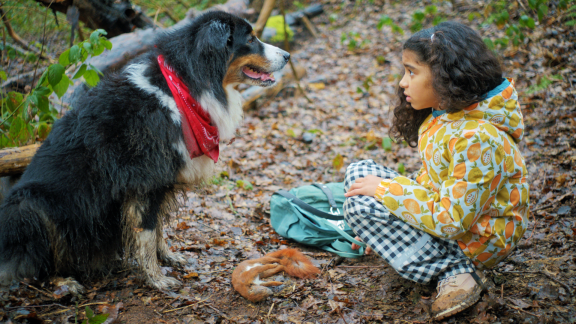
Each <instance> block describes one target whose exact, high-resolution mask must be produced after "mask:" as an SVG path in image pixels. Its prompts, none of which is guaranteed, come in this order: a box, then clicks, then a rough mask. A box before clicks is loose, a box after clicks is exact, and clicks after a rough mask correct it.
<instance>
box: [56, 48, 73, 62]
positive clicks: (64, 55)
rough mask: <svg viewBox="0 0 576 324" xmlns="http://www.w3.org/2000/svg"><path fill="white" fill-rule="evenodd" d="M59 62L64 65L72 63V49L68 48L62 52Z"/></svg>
mask: <svg viewBox="0 0 576 324" xmlns="http://www.w3.org/2000/svg"><path fill="white" fill-rule="evenodd" d="M58 63H60V64H61V65H63V66H66V65H68V64H70V49H67V50H65V51H64V52H62V54H60V57H59V58H58Z"/></svg>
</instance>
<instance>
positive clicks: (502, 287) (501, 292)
mask: <svg viewBox="0 0 576 324" xmlns="http://www.w3.org/2000/svg"><path fill="white" fill-rule="evenodd" d="M500 299H504V284H502V286H500Z"/></svg>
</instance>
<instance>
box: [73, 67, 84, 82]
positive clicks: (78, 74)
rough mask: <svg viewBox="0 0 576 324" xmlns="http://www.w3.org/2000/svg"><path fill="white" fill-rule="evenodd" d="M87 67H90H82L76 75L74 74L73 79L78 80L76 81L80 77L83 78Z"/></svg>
mask: <svg viewBox="0 0 576 324" xmlns="http://www.w3.org/2000/svg"><path fill="white" fill-rule="evenodd" d="M87 67H88V66H87V65H86V64H82V65H80V68H79V69H78V72H76V74H74V76H73V77H72V79H74V80H76V79H78V78H79V77H81V76H83V75H84V72H86V68H87Z"/></svg>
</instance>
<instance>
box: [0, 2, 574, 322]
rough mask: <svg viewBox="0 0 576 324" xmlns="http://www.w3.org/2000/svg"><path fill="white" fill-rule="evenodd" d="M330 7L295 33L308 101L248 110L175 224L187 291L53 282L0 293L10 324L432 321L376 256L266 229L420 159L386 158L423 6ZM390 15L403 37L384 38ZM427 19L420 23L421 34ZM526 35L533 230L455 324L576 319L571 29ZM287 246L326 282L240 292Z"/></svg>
mask: <svg viewBox="0 0 576 324" xmlns="http://www.w3.org/2000/svg"><path fill="white" fill-rule="evenodd" d="M304 3H308V2H304ZM322 3H324V4H325V6H324V8H325V11H326V13H325V14H323V15H322V16H319V17H316V18H314V24H315V25H316V27H317V28H318V30H319V36H318V37H317V38H313V37H311V36H310V34H309V33H308V32H307V31H306V29H303V28H300V29H299V30H298V29H297V30H296V32H297V40H296V41H295V42H294V44H293V46H295V49H294V50H293V51H292V55H293V58H294V60H295V61H297V62H298V64H302V65H303V66H305V67H306V69H307V76H306V77H305V78H303V79H302V80H301V84H302V86H303V87H304V88H305V92H306V95H307V96H308V98H310V99H311V102H310V103H309V102H308V101H307V100H306V98H304V97H303V96H302V95H301V94H298V93H297V91H296V89H295V87H294V86H291V87H288V88H286V89H284V90H283V91H282V92H281V93H280V94H279V96H277V97H276V98H274V99H271V100H263V101H262V102H259V103H258V108H257V109H254V110H250V111H246V112H245V120H244V123H243V125H242V127H241V128H240V129H239V131H238V136H237V139H236V141H234V142H233V143H232V144H230V145H228V146H225V147H222V148H221V159H220V160H221V161H220V162H219V165H218V166H219V171H218V173H217V175H216V176H215V177H214V179H213V180H212V181H211V183H209V184H206V185H205V186H203V187H201V188H198V189H195V190H192V191H189V192H187V193H186V195H183V196H182V197H181V198H180V202H181V207H180V209H179V212H178V213H177V214H175V215H174V217H173V219H172V221H171V222H170V223H169V224H168V225H167V226H166V230H165V238H166V240H167V242H168V243H169V245H170V246H171V248H172V249H173V250H175V251H180V253H182V254H183V255H185V256H186V257H187V258H188V264H187V265H186V266H185V267H184V268H182V269H173V268H169V267H164V268H163V271H165V272H166V273H167V274H168V275H170V276H174V277H176V278H178V279H179V280H181V281H182V282H183V286H182V287H181V288H180V289H177V290H174V291H157V290H154V289H151V288H148V287H147V286H145V285H144V282H143V281H142V279H141V278H140V277H138V276H137V275H136V273H135V272H134V271H132V270H130V269H128V270H127V271H126V270H125V271H122V272H118V273H114V274H112V275H110V276H108V277H106V278H99V279H94V280H93V281H87V282H83V284H84V286H85V287H86V289H87V292H86V293H85V294H84V295H82V296H81V297H74V296H72V295H70V294H66V293H63V292H62V291H61V290H60V291H58V290H57V289H56V288H55V287H54V286H53V285H52V284H51V283H48V282H44V283H39V282H30V281H28V282H20V283H18V284H16V285H14V286H12V287H9V288H0V306H3V307H2V308H0V322H1V321H5V322H7V323H76V321H78V322H81V321H83V320H84V319H85V318H86V314H85V307H86V306H88V307H90V308H91V309H92V310H93V311H94V312H95V313H96V314H101V313H106V314H110V317H109V322H110V321H112V320H113V321H114V323H138V324H141V323H368V322H390V323H427V322H432V320H431V317H430V314H429V309H430V304H431V303H432V301H433V300H434V297H435V294H436V292H435V287H436V286H435V282H432V283H430V284H429V285H421V284H416V283H414V282H411V281H408V280H404V279H402V278H401V277H400V276H399V275H398V274H397V273H396V272H395V271H394V270H393V269H392V268H391V267H389V266H387V265H386V264H385V263H384V262H383V261H382V260H381V259H380V258H379V257H377V256H374V255H371V256H366V257H363V258H360V259H341V258H335V256H334V255H332V254H330V253H327V252H324V251H322V250H319V249H315V248H311V247H306V246H303V245H299V244H296V243H294V242H291V241H286V240H285V239H284V238H282V237H280V236H279V235H277V234H276V233H275V232H274V230H273V229H272V227H271V226H270V222H269V205H270V204H269V202H270V197H271V195H272V194H273V193H274V192H275V191H277V190H278V189H289V188H292V187H296V186H300V185H304V184H310V183H312V182H335V181H342V180H343V176H344V170H345V167H346V165H348V164H350V163H351V162H354V161H358V160H362V159H373V160H375V161H376V162H378V163H380V164H383V165H386V166H389V167H391V168H394V169H397V170H398V169H399V170H402V169H404V170H405V172H412V171H415V170H417V169H418V168H419V167H420V164H421V162H420V160H419V157H418V154H417V151H416V149H414V148H410V147H408V146H407V145H405V144H403V143H392V149H391V151H387V150H385V149H383V147H382V145H381V142H382V139H383V138H385V137H387V135H388V130H389V128H390V126H391V120H392V115H391V112H392V109H393V107H394V102H395V89H396V86H397V84H398V81H399V78H400V77H401V75H402V73H403V72H402V71H403V68H402V66H401V44H402V42H403V41H404V40H406V39H407V38H408V37H409V35H410V32H409V31H408V27H407V26H409V25H410V23H411V21H412V14H413V12H414V11H415V10H417V9H420V10H424V5H422V4H421V2H417V1H401V2H394V1H386V3H383V2H382V1H378V0H376V1H362V2H357V3H360V4H355V2H349V1H334V0H323V1H322ZM425 3H426V4H428V3H427V2H425ZM454 3H456V4H459V5H458V6H457V7H452V5H451V2H436V1H435V2H434V5H435V6H436V7H437V10H438V12H437V13H436V14H435V15H434V16H440V17H443V18H444V19H450V20H457V21H461V22H464V23H466V24H469V25H471V26H472V27H474V28H475V29H477V30H478V31H479V32H480V33H481V34H482V36H483V37H491V38H493V39H495V38H499V37H502V35H503V34H504V30H499V29H497V28H496V27H495V26H494V25H493V24H492V25H490V24H481V23H482V22H483V21H484V19H483V18H482V19H481V16H477V17H476V18H474V19H473V20H472V21H469V20H468V16H469V14H471V13H475V12H476V13H483V11H484V10H485V6H484V5H482V4H481V3H480V2H475V1H467V2H464V1H455V2H454ZM518 3H523V2H522V1H518ZM430 4H431V3H430ZM382 15H388V16H389V17H390V18H392V20H393V21H394V23H396V24H398V25H399V26H401V27H402V28H403V29H404V30H405V34H404V35H402V34H398V33H395V32H393V31H392V29H391V27H390V26H387V25H385V26H383V27H382V28H381V29H378V23H379V21H380V17H381V16H382ZM549 15H550V16H551V17H554V14H553V13H549ZM432 19H433V17H432V16H431V15H429V16H426V17H425V20H424V26H425V27H428V26H431V21H432ZM343 35H344V36H343ZM529 38H530V41H529V42H527V44H525V45H523V46H522V47H521V48H520V49H516V50H515V49H513V48H506V49H500V50H499V51H498V53H499V55H501V57H502V59H503V63H504V68H505V75H506V76H507V77H512V78H514V79H515V80H516V85H517V89H518V90H519V94H520V101H521V107H522V112H523V114H524V122H525V125H526V133H525V134H526V137H525V140H524V141H523V142H522V143H521V146H520V148H521V151H522V152H523V155H524V157H525V159H526V163H527V168H528V171H529V175H530V179H529V182H530V189H531V190H530V201H531V211H532V213H531V216H530V222H529V225H528V231H527V232H526V234H525V236H524V238H523V239H522V241H521V242H520V244H519V246H518V248H517V249H516V250H515V251H514V252H513V253H512V255H511V256H510V257H509V258H507V259H506V260H505V261H504V262H502V263H500V264H499V265H497V266H496V267H495V268H494V269H491V270H488V271H485V274H486V275H487V276H488V277H489V278H490V279H491V280H492V281H493V282H494V283H495V288H494V289H492V290H490V291H489V292H488V293H486V294H485V295H484V296H483V298H482V299H481V301H480V302H479V303H477V304H476V305H475V306H473V307H471V308H470V309H468V310H466V311H463V312H461V313H460V314H457V315H455V316H453V317H450V318H448V319H446V320H444V321H443V322H446V323H460V322H467V323H575V322H576V307H575V304H576V296H575V290H576V199H575V198H576V197H575V195H576V168H575V163H576V131H575V130H576V106H575V98H576V89H575V87H574V86H575V84H576V59H575V55H574V53H575V52H576V31H575V30H574V28H572V29H570V28H569V27H567V26H565V25H563V23H562V21H561V19H547V20H545V21H544V22H543V23H541V24H538V25H537V26H536V28H535V29H534V31H531V32H530V35H529ZM343 40H344V41H343ZM351 40H354V42H356V44H355V45H354V43H352V45H350V41H351ZM283 247H298V248H300V249H301V250H303V251H304V252H305V253H306V255H307V256H308V257H310V258H312V259H313V260H314V262H315V264H316V265H317V266H319V267H320V268H321V269H322V274H321V275H320V276H319V277H318V278H316V279H308V280H293V279H290V278H283V279H282V278H280V281H284V282H285V284H284V285H283V286H280V287H279V288H277V290H276V291H275V294H274V295H273V296H271V297H270V298H268V299H267V300H265V301H263V302H260V303H251V302H249V301H247V300H246V299H244V298H243V297H241V296H240V295H239V294H238V293H236V292H235V291H234V289H233V288H232V285H231V273H232V271H233V269H234V268H235V267H236V266H237V265H238V264H239V263H240V262H241V261H244V260H247V259H254V258H257V257H260V256H262V255H264V254H266V253H268V252H271V251H275V250H277V249H280V248H283Z"/></svg>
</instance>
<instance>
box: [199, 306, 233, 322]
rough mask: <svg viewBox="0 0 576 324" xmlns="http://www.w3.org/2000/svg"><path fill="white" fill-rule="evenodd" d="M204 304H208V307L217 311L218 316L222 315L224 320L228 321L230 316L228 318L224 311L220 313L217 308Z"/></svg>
mask: <svg viewBox="0 0 576 324" xmlns="http://www.w3.org/2000/svg"><path fill="white" fill-rule="evenodd" d="M204 306H208V307H210V308H212V309H213V310H215V311H217V312H218V314H220V316H222V317H224V318H225V319H226V320H228V321H230V318H228V316H226V315H225V314H224V313H222V312H221V311H220V310H219V309H218V308H216V307H214V306H212V305H210V304H205V305H204Z"/></svg>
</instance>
